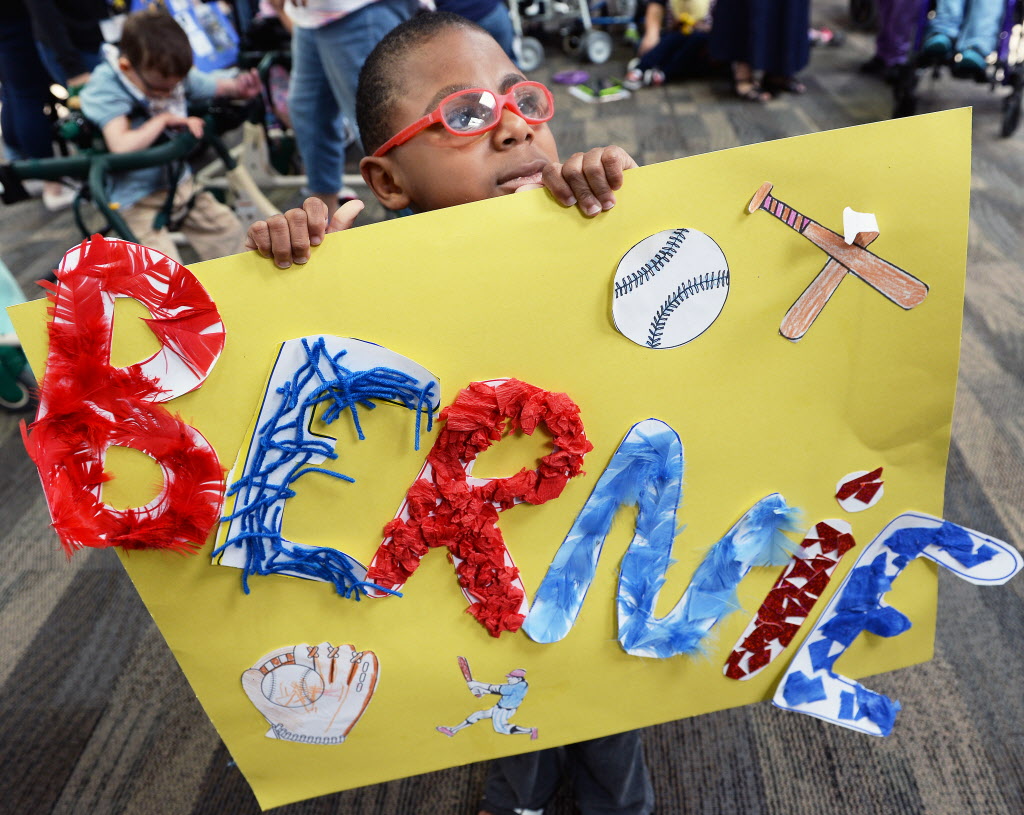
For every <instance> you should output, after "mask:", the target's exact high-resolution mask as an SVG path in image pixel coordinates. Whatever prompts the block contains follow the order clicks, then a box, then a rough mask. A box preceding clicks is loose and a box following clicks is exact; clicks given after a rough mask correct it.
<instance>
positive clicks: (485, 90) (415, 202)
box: [247, 12, 654, 815]
mask: <svg viewBox="0 0 1024 815" xmlns="http://www.w3.org/2000/svg"><path fill="white" fill-rule="evenodd" d="M523 83H525V84H523ZM458 89H463V90H458ZM356 113H357V117H358V120H359V132H360V135H361V137H362V139H363V147H364V149H365V151H366V153H367V156H366V158H364V159H363V160H362V162H361V163H360V170H361V171H362V175H363V178H364V179H365V181H366V183H367V184H368V185H369V187H370V189H371V190H373V193H374V195H375V196H376V197H377V199H378V200H379V201H380V202H381V203H382V204H383V205H384V206H385V207H387V208H388V209H391V210H401V209H405V208H409V209H412V210H413V211H414V212H421V211H426V210H432V209H440V208H442V207H448V206H454V205H457V204H463V203H467V202H470V201H480V200H483V199H485V198H494V197H497V196H499V195H508V194H511V193H514V192H517V191H519V190H521V189H533V188H536V187H538V186H541V185H543V186H544V187H546V188H547V189H548V190H549V192H550V193H551V194H552V195H553V196H554V197H555V199H556V200H557V201H559V203H561V204H562V205H563V206H574V205H575V206H578V207H579V208H580V210H581V211H582V212H583V213H584V214H586V215H588V216H594V215H597V214H598V213H600V212H603V211H607V210H609V209H611V208H612V207H613V206H615V192H614V191H615V190H617V189H619V188H620V187H621V186H622V180H623V171H624V170H628V169H630V168H632V167H635V166H636V162H634V161H633V159H632V158H630V156H629V155H628V154H627V153H626V152H625V151H624V150H622V148H620V147H614V146H611V147H601V148H595V149H593V150H590V151H589V152H587V153H577V154H575V155H574V156H572V157H571V158H570V159H569V160H568V161H567V162H566V163H565V164H560V163H559V161H558V151H557V148H556V147H555V140H554V137H553V136H552V134H551V131H550V130H549V129H548V126H547V122H548V121H549V120H550V119H551V116H552V115H553V113H554V106H553V101H552V100H551V96H550V93H549V92H548V91H547V89H546V88H543V86H541V85H538V84H537V83H533V82H527V80H526V77H525V76H523V75H522V73H520V71H519V70H518V69H517V68H516V66H515V65H513V64H512V62H511V60H509V58H508V57H507V56H506V55H505V53H504V52H503V51H502V49H501V47H500V46H499V45H498V43H497V42H495V41H494V39H493V38H492V37H490V36H489V35H488V34H487V32H485V31H484V30H483V29H481V28H480V27H479V26H477V25H475V24H473V23H470V22H469V21H467V20H465V19H464V18H461V17H458V16H455V15H452V14H446V13H443V12H438V13H435V14H423V15H420V16H419V17H414V18H413V19H412V20H409V21H407V22H405V23H402V24H401V25H400V26H398V27H397V28H396V29H394V30H393V31H392V32H391V33H390V34H388V35H387V36H386V37H385V38H384V39H383V40H381V42H380V44H379V45H378V46H377V48H376V49H375V50H374V51H373V53H372V54H370V56H369V58H368V59H367V60H366V64H365V65H364V67H363V70H362V73H361V74H360V76H359V90H358V93H357V101H356ZM442 122H443V123H442ZM361 209H362V204H361V203H360V202H350V203H348V204H346V205H344V206H343V207H341V208H340V209H339V210H338V212H337V213H336V215H335V216H334V218H332V219H331V221H330V224H328V221H327V208H326V205H325V204H324V203H323V202H322V201H320V200H319V199H316V198H310V199H307V200H306V202H305V203H304V204H303V207H302V209H293V210H290V211H288V212H287V213H285V214H284V215H277V216H274V217H273V218H271V219H269V220H268V221H260V222H257V223H255V224H253V225H252V226H251V227H250V228H249V232H248V238H247V246H249V247H250V248H253V249H257V250H258V251H259V252H260V253H261V254H263V255H264V256H266V257H273V258H274V260H275V261H276V262H277V264H278V265H279V266H282V267H286V266H288V265H290V263H291V262H292V261H294V262H297V263H305V262H306V261H307V260H308V259H309V251H310V249H309V247H310V244H311V243H313V244H317V243H320V242H321V241H322V239H323V236H324V233H325V232H329V231H337V230H339V229H345V228H347V227H349V226H351V225H352V222H353V220H354V219H355V217H356V215H357V214H358V213H359V211H360V210H361ZM566 771H568V772H569V773H570V774H571V775H572V778H573V782H574V786H575V795H576V801H577V804H578V805H579V808H580V811H581V812H582V813H583V815H596V814H597V813H603V814H604V815H611V814H612V813H617V814H618V815H649V813H650V812H651V810H652V809H653V806H654V791H653V788H652V786H651V781H650V777H649V774H648V771H647V766H646V764H645V762H644V755H643V747H642V744H641V741H640V735H639V733H638V732H637V731H632V732H629V733H620V734H616V735H613V736H608V737H606V738H603V739H594V740H592V741H587V742H581V743H579V744H574V745H569V746H568V747H560V748H551V749H547V750H540V751H537V752H534V753H526V754H524V755H519V756H510V757H508V758H503V759H499V760H497V761H495V762H493V763H492V765H491V771H490V773H489V777H488V780H487V786H486V789H485V795H484V800H483V802H482V804H481V815H484V814H485V813H486V814H487V815H512V813H523V812H534V813H539V812H541V811H542V810H543V808H544V806H545V805H546V804H547V802H548V801H549V800H550V799H551V797H552V796H553V795H554V793H555V791H556V790H557V788H558V785H559V783H560V780H561V777H562V774H563V773H564V772H566Z"/></svg>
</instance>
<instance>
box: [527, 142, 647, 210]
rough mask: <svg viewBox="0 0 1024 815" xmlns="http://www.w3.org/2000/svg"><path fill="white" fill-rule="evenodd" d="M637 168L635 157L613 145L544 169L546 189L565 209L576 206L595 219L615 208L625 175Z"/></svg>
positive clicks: (598, 148) (576, 154) (577, 154)
mask: <svg viewBox="0 0 1024 815" xmlns="http://www.w3.org/2000/svg"><path fill="white" fill-rule="evenodd" d="M636 166H637V163H636V162H635V161H633V159H632V157H631V156H630V155H629V153H627V152H626V151H625V150H623V149H622V148H621V147H616V146H615V145H614V144H613V145H609V146H608V147H595V148H594V149H592V150H588V151H587V152H586V153H575V154H574V155H572V156H570V157H569V160H568V161H566V162H565V163H564V164H559V163H558V162H553V163H551V164H549V165H548V166H547V167H545V168H544V175H543V180H544V186H545V187H547V188H548V189H549V190H550V191H551V194H552V195H553V196H554V197H555V198H556V199H557V200H558V202H559V203H561V204H562V206H566V207H571V206H573V205H574V204H575V205H576V206H578V207H579V208H580V212H582V213H583V214H584V215H588V216H594V215H597V214H598V213H599V212H602V211H606V210H609V209H611V208H612V207H614V206H615V192H614V191H615V190H617V189H619V188H620V187H621V186H622V173H623V172H624V171H625V170H631V169H633V168H634V167H636Z"/></svg>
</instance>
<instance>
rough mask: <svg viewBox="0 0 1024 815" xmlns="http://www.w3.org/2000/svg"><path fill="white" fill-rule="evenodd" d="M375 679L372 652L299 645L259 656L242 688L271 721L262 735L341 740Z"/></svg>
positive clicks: (307, 741) (368, 696)
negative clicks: (268, 728) (268, 727)
mask: <svg viewBox="0 0 1024 815" xmlns="http://www.w3.org/2000/svg"><path fill="white" fill-rule="evenodd" d="M379 679H380V665H379V663H378V662H377V655H376V654H374V653H373V651H356V650H355V648H353V647H352V646H351V645H342V646H340V647H335V646H333V645H331V644H330V643H329V642H322V643H320V644H319V645H306V644H305V643H301V644H299V645H296V646H294V647H291V648H280V649H278V650H276V651H272V652H270V653H269V654H266V655H265V656H263V657H261V658H260V659H259V660H258V661H257V662H256V664H255V665H253V667H252V668H250V669H249V670H247V671H246V672H245V673H243V674H242V688H243V689H244V690H245V693H246V696H248V697H249V701H251V702H252V703H253V704H254V705H255V706H256V709H257V710H259V712H260V713H262V714H263V715H264V717H265V718H266V720H267V721H268V722H269V723H270V730H268V731H267V734H266V735H267V738H270V739H283V740H285V741H297V742H301V743H303V744H341V743H342V742H343V741H345V738H346V737H347V736H348V734H349V733H350V732H351V730H352V728H353V727H355V726H356V723H357V722H358V721H359V718H360V717H361V716H362V715H363V712H364V711H365V710H366V708H367V706H368V705H369V704H370V699H371V698H372V697H373V692H374V690H376V688H377V682H378V680H379Z"/></svg>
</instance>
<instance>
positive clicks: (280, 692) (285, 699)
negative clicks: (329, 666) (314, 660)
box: [260, 662, 324, 707]
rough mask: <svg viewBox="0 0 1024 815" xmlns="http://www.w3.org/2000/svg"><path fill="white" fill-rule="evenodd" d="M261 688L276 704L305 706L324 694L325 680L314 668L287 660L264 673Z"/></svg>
mask: <svg viewBox="0 0 1024 815" xmlns="http://www.w3.org/2000/svg"><path fill="white" fill-rule="evenodd" d="M260 690H262V691H263V695H264V696H265V697H267V699H268V700H269V701H271V702H273V703H274V704H275V705H282V706H283V707H303V706H305V705H311V704H313V703H314V702H315V701H316V700H317V699H319V698H320V697H321V696H322V695H323V692H324V681H323V679H321V678H320V674H318V673H317V672H316V671H314V670H313V669H312V668H307V667H306V666H305V665H296V664H295V663H294V662H287V663H285V664H283V665H278V666H272V667H270V668H269V669H268V670H267V672H266V673H265V674H263V681H262V682H261V683H260Z"/></svg>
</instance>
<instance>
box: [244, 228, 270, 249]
mask: <svg viewBox="0 0 1024 815" xmlns="http://www.w3.org/2000/svg"><path fill="white" fill-rule="evenodd" d="M245 248H246V249H255V250H256V251H257V252H259V253H260V254H261V255H263V257H265V258H268V257H270V230H269V229H268V228H267V222H266V221H257V222H256V223H254V224H253V225H252V226H250V227H249V230H248V231H247V232H246V233H245Z"/></svg>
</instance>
